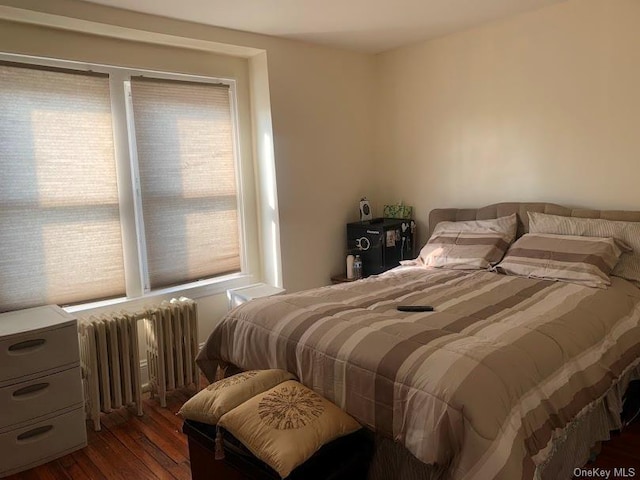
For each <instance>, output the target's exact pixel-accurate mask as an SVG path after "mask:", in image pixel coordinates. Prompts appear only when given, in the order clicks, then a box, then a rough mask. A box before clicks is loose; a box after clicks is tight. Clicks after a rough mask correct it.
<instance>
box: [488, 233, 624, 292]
mask: <svg viewBox="0 0 640 480" xmlns="http://www.w3.org/2000/svg"><path fill="white" fill-rule="evenodd" d="M623 248H625V247H622V246H621V245H619V242H617V241H616V240H614V239H613V238H601V237H581V236H575V235H552V234H539V233H529V234H527V235H524V236H522V237H521V238H520V239H519V240H518V241H517V242H516V243H514V244H513V245H512V246H511V248H510V249H509V251H508V252H507V254H506V255H505V257H504V260H502V262H500V264H499V265H498V266H497V267H496V270H498V271H499V272H501V273H506V274H507V275H518V276H523V277H532V278H542V279H545V280H556V281H561V282H571V283H578V284H580V285H585V286H588V287H598V288H606V286H607V285H611V279H610V278H609V273H611V270H613V267H614V266H615V265H616V263H617V262H618V259H619V258H620V255H621V254H622V252H623Z"/></svg>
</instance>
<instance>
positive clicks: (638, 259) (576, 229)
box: [529, 212, 640, 286]
mask: <svg viewBox="0 0 640 480" xmlns="http://www.w3.org/2000/svg"><path fill="white" fill-rule="evenodd" d="M529 232H530V233H554V234H558V235H580V236H586V237H607V238H615V239H616V240H620V241H622V242H624V243H626V244H627V245H629V247H631V249H632V251H629V252H624V253H623V254H622V256H621V257H620V261H619V262H618V264H617V265H616V266H615V268H614V269H613V272H612V273H611V274H612V275H615V276H617V277H622V278H626V279H627V280H630V281H632V282H635V284H636V285H638V286H640V222H623V221H618V220H604V219H601V218H577V217H562V216H559V215H548V214H545V213H535V212H529Z"/></svg>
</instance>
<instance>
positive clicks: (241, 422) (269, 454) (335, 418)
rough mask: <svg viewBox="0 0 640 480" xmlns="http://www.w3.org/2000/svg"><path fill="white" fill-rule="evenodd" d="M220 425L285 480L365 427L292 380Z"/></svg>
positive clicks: (245, 405) (232, 413)
mask: <svg viewBox="0 0 640 480" xmlns="http://www.w3.org/2000/svg"><path fill="white" fill-rule="evenodd" d="M218 425H219V426H221V427H223V428H225V429H226V430H228V431H229V432H230V433H231V434H232V435H233V436H234V437H236V438H237V439H238V440H240V441H241V442H242V444H243V445H244V446H245V447H247V448H248V449H249V450H250V451H251V452H252V453H253V454H254V455H255V456H256V457H258V458H259V459H260V460H262V461H263V462H265V463H266V464H267V465H269V466H270V467H271V468H273V469H274V470H275V471H276V472H278V473H279V474H280V475H281V476H282V477H283V478H284V477H287V476H288V475H289V474H290V473H291V471H292V470H293V469H294V468H296V467H297V466H299V465H302V464H303V463H304V462H306V461H307V460H308V459H309V458H310V457H311V456H312V455H313V454H314V453H315V452H316V451H318V450H319V449H320V447H322V446H323V445H324V444H326V443H329V442H331V441H332V440H335V439H336V438H339V437H342V436H344V435H348V434H349V433H352V432H355V431H356V430H358V429H359V428H360V425H359V424H358V422H356V421H355V420H354V419H353V418H351V417H350V416H349V415H347V414H346V413H345V412H343V411H342V410H340V408H338V407H337V406H336V405H334V404H333V403H331V402H329V401H328V400H326V399H324V398H323V397H321V396H320V395H318V394H317V393H315V392H313V391H312V390H310V389H308V388H307V387H305V386H304V385H302V384H300V383H298V382H296V381H292V380H290V381H287V382H284V383H281V384H280V385H278V386H277V387H274V388H272V389H271V390H268V391H266V392H264V393H261V394H259V395H257V396H255V397H254V398H252V399H251V400H248V401H246V402H245V403H243V404H242V405H240V406H239V407H238V408H234V409H233V410H231V411H230V412H228V413H226V414H225V415H223V416H222V418H220V422H219V423H218Z"/></svg>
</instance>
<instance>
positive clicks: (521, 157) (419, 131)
mask: <svg viewBox="0 0 640 480" xmlns="http://www.w3.org/2000/svg"><path fill="white" fill-rule="evenodd" d="M639 25H640V2H638V1H637V0H571V1H568V2H564V3H560V4H557V5H553V6H549V7H546V8H543V9H541V10H538V11H534V12H531V13H527V14H524V15H520V16H517V17H514V18H511V19H506V20H503V21H499V22H495V23H491V24H488V25H486V26H483V27H480V28H474V29H472V30H468V31H465V32H461V33H457V34H453V35H449V36H446V37H443V38H440V39H436V40H432V41H429V42H425V43H421V44H418V45H413V46H408V47H405V48H400V49H397V50H394V51H391V52H388V53H385V54H382V55H379V56H378V59H377V65H376V68H377V74H376V78H377V79H378V84H377V88H376V91H377V92H378V96H379V104H378V105H379V107H380V109H379V110H378V112H377V115H376V116H377V118H378V124H377V127H376V128H377V134H376V140H377V142H378V143H377V147H378V148H377V149H376V151H377V152H378V153H379V155H377V158H376V161H377V162H378V168H379V174H380V178H381V179H383V181H382V182H381V188H382V190H383V197H382V198H383V199H386V200H388V201H392V200H397V199H399V198H403V199H404V200H405V201H406V202H407V203H410V204H413V205H414V206H415V207H417V215H418V217H419V218H421V220H422V222H421V223H422V227H423V228H422V229H421V231H422V233H423V240H424V232H425V228H424V222H425V221H426V217H427V215H428V212H429V210H431V209H432V208H435V207H479V206H482V205H485V204H489V203H493V202H500V201H550V202H556V203H560V204H564V205H568V206H582V207H593V208H597V209H635V210H637V209H640V189H638V187H637V183H638V179H639V178H640V142H639V141H638V140H639V138H640V137H639V135H638V132H640V88H639V87H638V86H639V85H640V28H639V27H638V26H639Z"/></svg>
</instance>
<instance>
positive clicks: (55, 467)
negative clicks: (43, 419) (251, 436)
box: [7, 390, 640, 480]
mask: <svg viewBox="0 0 640 480" xmlns="http://www.w3.org/2000/svg"><path fill="white" fill-rule="evenodd" d="M191 394H192V392H190V391H187V390H185V391H176V392H172V393H171V394H170V395H169V397H168V398H167V403H168V405H167V406H168V408H166V409H165V408H161V407H160V405H159V404H158V402H157V401H155V400H148V399H147V400H145V401H144V412H145V414H144V416H143V417H137V416H136V415H135V414H133V413H131V412H130V411H128V410H126V409H121V410H119V411H117V412H114V413H110V414H108V415H103V416H102V431H100V432H94V431H93V428H88V429H87V430H88V435H89V446H88V447H86V448H84V449H82V450H79V451H77V452H74V453H72V454H70V455H67V456H65V457H63V458H61V459H59V460H56V461H53V462H50V463H48V464H46V465H42V466H40V467H37V468H34V469H32V470H28V471H26V472H22V473H20V474H17V475H14V476H11V477H7V479H10V480H32V479H44V480H56V479H61V480H69V479H72V480H76V479H92V480H93V479H98V480H104V479H108V480H111V479H117V480H120V479H122V480H137V479H145V480H146V479H149V480H151V479H184V480H187V479H190V478H191V471H190V469H189V455H188V453H187V441H186V437H185V436H184V435H183V434H182V432H181V426H182V420H181V419H180V417H178V416H176V415H175V413H176V412H177V411H178V410H179V409H180V407H181V406H182V404H183V403H184V402H185V401H186V400H187V399H188V398H189V396H190V395H191ZM586 467H587V468H589V467H601V468H607V469H613V468H616V467H617V468H619V467H627V468H631V467H633V468H635V469H636V470H635V472H636V473H635V476H636V478H640V422H639V423H636V424H635V425H633V426H632V427H631V428H629V429H628V430H625V431H624V432H623V433H622V434H617V435H614V436H613V437H612V439H611V440H610V441H609V442H606V443H605V444H604V445H603V448H602V453H601V454H600V455H599V456H598V459H597V460H596V462H595V463H590V464H588V465H586ZM610 478H623V477H614V475H613V473H612V474H611V477H610ZM629 478H631V477H629ZM390 480H396V479H390Z"/></svg>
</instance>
